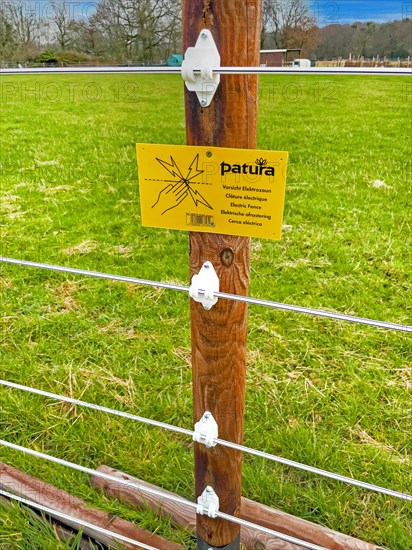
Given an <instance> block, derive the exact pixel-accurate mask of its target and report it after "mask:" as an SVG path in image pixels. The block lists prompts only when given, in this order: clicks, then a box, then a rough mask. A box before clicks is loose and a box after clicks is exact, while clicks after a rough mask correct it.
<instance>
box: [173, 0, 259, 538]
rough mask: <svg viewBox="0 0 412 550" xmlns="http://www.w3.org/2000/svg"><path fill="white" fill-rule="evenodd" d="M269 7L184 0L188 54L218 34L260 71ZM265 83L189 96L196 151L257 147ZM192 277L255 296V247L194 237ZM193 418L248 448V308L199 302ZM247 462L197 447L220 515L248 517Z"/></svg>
mask: <svg viewBox="0 0 412 550" xmlns="http://www.w3.org/2000/svg"><path fill="white" fill-rule="evenodd" d="M261 4H262V2H261V0H256V1H250V0H226V1H222V0H220V1H219V2H215V1H211V0H183V3H182V7H183V51H186V49H187V48H188V47H190V46H193V45H194V44H195V43H196V40H197V37H198V34H199V32H200V31H201V30H202V29H203V28H207V29H209V30H210V31H211V32H212V35H213V37H214V40H215V42H216V45H217V48H218V50H219V53H220V56H221V64H222V65H238V66H247V65H258V64H259V44H260V29H261ZM257 83H258V80H257V77H256V76H250V75H230V76H229V75H225V76H222V77H221V83H220V85H219V87H218V89H217V92H216V94H215V96H214V99H213V101H212V104H211V106H210V107H207V108H202V107H201V106H200V105H199V102H198V99H197V96H196V94H194V93H190V92H188V91H185V112H186V141H187V144H188V145H210V146H221V147H235V148H252V149H253V148H255V147H256V121H257ZM189 238H190V276H191V277H192V275H193V274H195V273H198V272H199V270H200V268H201V266H202V264H203V262H204V261H206V260H209V261H211V262H212V264H213V265H214V267H215V269H216V271H217V273H218V276H219V279H220V290H221V291H223V292H230V293H236V294H247V292H248V284H249V255H250V239H249V238H246V237H232V236H228V235H209V234H206V233H191V234H190V237H189ZM191 323H192V324H191V327H192V329H191V330H192V365H193V400H194V406H193V413H194V421H198V420H199V419H200V418H201V416H202V415H203V413H204V412H205V411H206V410H209V411H210V412H212V414H213V416H214V417H215V419H216V421H217V423H218V425H219V436H220V437H222V438H224V439H228V440H230V441H235V442H237V443H241V442H242V440H243V417H244V395H245V370H246V337H247V306H246V305H244V304H238V303H236V302H233V303H229V302H228V301H225V300H219V302H218V304H217V305H216V306H214V307H213V308H212V309H211V310H210V311H205V310H204V309H203V307H202V306H201V305H200V304H197V303H193V301H192V302H191ZM241 460H242V458H241V454H240V453H239V452H237V451H233V450H229V449H223V448H213V449H206V447H204V446H203V445H197V444H196V445H195V478H196V497H197V496H199V495H200V494H201V493H202V492H203V490H204V488H205V487H206V485H211V486H212V487H213V488H214V489H215V491H216V493H217V494H218V496H219V499H220V509H221V511H223V512H226V513H228V514H231V515H236V516H238V515H239V513H240V498H241V475H242V469H241ZM197 533H198V536H200V537H201V538H202V539H203V540H204V541H206V542H207V543H208V544H210V545H212V546H215V547H221V546H225V545H227V544H229V543H231V542H233V541H234V540H235V539H236V537H237V536H238V534H239V526H237V525H235V524H233V523H229V522H226V521H222V520H219V519H210V518H208V517H206V516H198V521H197Z"/></svg>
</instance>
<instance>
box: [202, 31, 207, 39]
mask: <svg viewBox="0 0 412 550" xmlns="http://www.w3.org/2000/svg"><path fill="white" fill-rule="evenodd" d="M200 37H201V38H203V40H206V38H207V33H205V32H202V33H201V35H200Z"/></svg>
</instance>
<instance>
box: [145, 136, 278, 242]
mask: <svg viewBox="0 0 412 550" xmlns="http://www.w3.org/2000/svg"><path fill="white" fill-rule="evenodd" d="M137 160H138V167H139V186H140V202H141V212H142V224H143V225H145V226H150V227H163V228H167V229H181V230H185V231H201V232H206V233H224V234H228V235H238V236H244V237H262V238H266V239H276V240H277V239H280V236H281V230H282V218H283V204H284V196H285V184H286V167H287V160H288V153H286V152H276V151H255V150H252V149H227V148H222V147H192V146H187V145H147V144H138V145H137Z"/></svg>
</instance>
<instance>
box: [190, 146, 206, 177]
mask: <svg viewBox="0 0 412 550" xmlns="http://www.w3.org/2000/svg"><path fill="white" fill-rule="evenodd" d="M194 163H196V168H193V165H194ZM193 170H195V174H194V175H193V176H192V177H190V175H191V173H192V171H193ZM203 172H204V170H199V153H198V154H197V155H196V156H195V158H194V159H193V160H192V163H191V165H190V166H189V170H188V172H187V176H186V181H190V180H192V179H193V178H195V177H196V176H200V174H203Z"/></svg>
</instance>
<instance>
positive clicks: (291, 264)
mask: <svg viewBox="0 0 412 550" xmlns="http://www.w3.org/2000/svg"><path fill="white" fill-rule="evenodd" d="M222 78H224V77H222ZM182 90H183V85H182V83H181V81H180V79H179V78H178V77H174V76H169V75H165V76H141V75H140V76H130V75H125V76H98V75H95V76H86V75H84V76H76V77H75V76H70V77H69V76H55V77H50V76H43V77H30V76H27V77H23V76H21V77H1V79H0V92H1V111H0V147H1V148H0V162H1V203H0V204H1V254H2V255H4V256H6V255H7V256H11V257H18V258H23V259H28V260H35V261H42V262H49V263H56V264H61V265H70V266H75V267H80V268H84V269H91V270H96V271H106V272H112V273H118V274H122V275H131V276H136V277H141V278H148V279H152V280H159V281H169V282H171V281H173V282H177V283H180V284H185V285H186V284H188V251H187V249H188V239H187V235H186V234H185V233H184V232H176V231H168V230H161V229H149V228H143V227H141V224H140V211H139V196H138V180H137V169H136V160H135V143H136V142H149V143H176V144H183V143H184V140H185V121H184V112H183V94H182ZM411 92H412V88H411V86H410V83H409V81H408V80H407V78H399V77H368V78H364V77H349V76H345V77H343V76H342V77H309V76H299V77H298V76H277V77H265V78H261V80H260V102H259V130H258V147H259V148H262V149H274V150H287V151H289V154H290V165H289V171H288V182H287V192H286V202H285V216H284V231H283V238H282V240H281V241H280V242H273V241H267V240H261V241H260V240H257V239H254V240H253V242H252V265H251V267H252V275H251V288H250V294H251V296H254V297H260V298H266V299H270V300H275V301H279V302H288V303H293V304H298V305H302V306H308V307H315V308H322V309H328V310H333V311H339V312H342V313H348V314H354V315H358V316H363V317H370V318H375V319H381V320H386V321H393V322H397V323H404V324H408V325H411V324H412V307H411V306H412V304H411V295H412V279H411V275H412V261H411V260H412V258H411V250H412V248H411V245H412V243H411V240H412V214H411V212H412V208H411V206H412V200H411V199H412V185H411V179H412V163H411V158H412V156H411V153H412V150H411V141H410V136H411V131H412V115H411V106H412V93H411ZM0 290H1V292H2V294H1V296H2V298H1V313H2V316H1V317H0V320H1V326H2V331H1V333H0V338H1V340H0V378H2V379H6V380H11V381H14V382H18V383H23V384H27V385H31V386H34V387H37V388H41V389H44V390H47V391H51V392H55V393H64V394H67V395H70V396H73V397H77V398H81V399H83V400H85V401H90V402H93V403H98V404H101V405H105V406H108V407H112V408H118V409H121V410H125V411H128V412H132V413H135V414H139V415H142V416H147V417H151V418H155V419H157V420H162V421H165V422H169V423H173V424H176V425H180V426H184V427H186V428H192V412H191V368H190V330H189V308H188V298H187V296H185V295H181V294H178V293H173V292H171V291H163V290H153V289H149V288H143V287H137V286H130V285H129V286H126V285H124V284H120V283H110V282H104V281H98V280H92V279H86V278H80V277H75V276H70V277H69V276H65V275H59V274H56V273H48V272H44V271H39V270H28V269H23V268H17V267H13V266H6V265H1V264H0ZM248 353H249V356H248V370H247V395H246V427H245V444H246V445H248V446H249V447H254V448H257V449H262V450H265V451H268V452H271V453H274V454H278V455H281V456H284V457H286V458H290V459H292V460H296V461H299V462H305V463H306V464H310V465H313V466H317V467H320V468H324V469H327V470H330V471H333V472H337V473H340V474H343V475H349V476H353V477H355V478H357V479H361V480H364V481H368V482H371V483H374V484H377V485H382V486H385V487H389V488H392V489H396V490H398V491H405V492H409V493H411V492H412V475H411V472H412V440H411V433H412V345H411V338H410V335H407V334H400V333H393V332H386V331H383V330H377V329H373V328H370V327H363V326H358V325H349V324H344V323H341V322H335V321H328V320H322V319H316V318H310V317H306V316H302V315H298V314H294V313H282V312H276V311H269V310H267V309H263V308H259V307H252V306H251V307H250V309H249V352H248ZM0 407H1V411H2V414H1V419H0V425H1V431H0V433H1V437H2V438H4V439H7V440H9V441H12V442H15V443H18V444H21V445H25V446H29V447H32V448H34V449H37V450H42V451H44V452H47V453H49V454H52V455H55V456H59V457H62V458H66V459H68V460H71V461H73V462H77V463H80V464H83V465H85V466H88V467H97V466H98V465H100V464H102V463H104V464H108V465H110V466H113V467H115V468H118V469H121V470H124V471H126V472H128V473H130V474H133V475H136V476H138V477H141V478H143V479H146V480H147V481H150V482H152V483H156V484H158V485H160V486H162V487H164V488H165V489H169V490H172V491H175V492H177V493H179V494H181V495H183V496H186V497H188V498H190V499H193V497H194V495H193V458H192V447H191V445H190V444H189V442H188V441H187V440H186V439H184V438H182V437H180V436H171V435H170V434H169V433H164V432H163V431H160V430H158V429H155V428H148V427H144V426H141V425H138V424H134V423H131V422H127V421H125V420H121V419H116V418H113V417H109V416H106V415H103V414H101V413H98V412H94V411H89V410H81V409H80V408H76V407H70V406H66V405H63V404H59V403H55V402H50V401H49V400H47V399H44V398H41V397H37V396H33V395H29V394H27V395H26V394H22V393H20V392H18V391H11V390H6V389H4V388H2V387H1V386H0ZM0 460H4V461H6V462H10V463H11V464H13V465H15V466H17V467H19V468H22V469H23V470H25V471H27V472H29V473H31V474H34V475H36V476H38V477H41V478H42V479H45V480H48V481H50V482H52V483H54V484H56V485H58V486H60V487H63V488H66V489H67V490H68V491H70V492H72V493H73V494H75V495H76V496H80V497H82V498H85V499H87V500H88V501H90V502H91V503H93V504H95V505H97V506H99V507H100V508H102V509H105V510H109V511H111V512H114V513H118V514H120V515H122V516H123V517H125V518H127V519H129V520H132V521H135V522H136V523H137V524H138V525H140V526H142V527H146V528H147V529H149V530H152V531H154V530H156V532H157V533H158V534H161V535H163V536H165V537H167V538H169V539H171V540H174V541H177V542H181V543H183V544H184V546H185V548H188V549H192V548H195V543H194V540H193V539H192V538H191V537H190V536H189V535H188V534H187V533H185V532H184V531H182V530H179V529H176V528H174V527H173V526H172V525H171V524H170V523H168V522H166V521H165V522H160V523H159V521H158V520H157V519H156V518H155V517H154V516H153V515H152V514H150V513H145V512H139V511H136V510H133V509H131V508H128V507H126V506H123V505H121V504H119V503H118V502H113V501H110V500H109V499H106V498H105V497H103V496H102V495H99V494H97V493H95V492H94V491H93V490H92V489H91V488H90V486H89V483H88V479H87V478H86V476H83V475H81V474H78V473H74V472H72V471H67V470H66V469H63V468H61V467H56V466H52V465H51V464H47V463H43V462H42V461H40V460H38V459H34V458H30V457H27V456H21V455H19V454H17V453H16V452H11V451H7V450H5V449H4V448H1V447H0ZM243 479H244V483H243V490H244V495H245V496H247V497H250V498H253V499H256V500H259V501H260V502H263V503H265V504H267V505H271V506H274V507H278V508H281V509H282V510H284V511H287V512H290V513H292V514H295V515H298V516H300V517H302V518H306V519H308V520H310V521H313V522H317V523H320V524H322V525H326V526H328V527H330V528H333V529H337V530H340V531H342V532H345V533H347V534H350V535H353V536H356V537H359V538H362V539H365V540H368V541H370V542H374V543H376V544H379V545H382V546H385V547H387V548H389V549H390V550H411V549H412V505H411V504H410V503H409V504H408V503H405V502H402V501H398V500H395V499H391V498H389V497H384V496H379V495H375V494H373V493H367V492H365V491H364V490H361V489H357V488H354V487H348V486H346V485H343V484H341V483H338V482H333V481H330V480H324V479H322V478H319V477H316V476H314V475H309V474H306V473H303V472H299V471H295V470H291V469H289V468H286V467H283V466H280V465H275V464H272V463H268V462H266V461H263V460H262V459H258V458H251V457H245V461H244V475H243ZM0 506H1V504H0ZM76 544H77V543H73V544H72V545H71V546H68V545H64V544H62V543H58V542H56V539H55V535H54V533H53V532H52V531H51V530H50V529H47V528H45V527H44V526H41V524H35V525H33V524H32V523H31V522H30V521H29V520H28V519H27V516H26V515H24V514H23V513H21V512H20V511H19V510H18V509H17V508H13V509H12V510H10V509H5V508H4V509H3V508H2V509H1V511H0V548H3V549H6V548H7V549H9V548H13V549H14V548H16V549H27V550H29V549H30V550H31V549H33V548H38V549H41V550H46V549H50V550H55V549H56V548H69V547H70V548H76V547H77V546H76Z"/></svg>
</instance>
